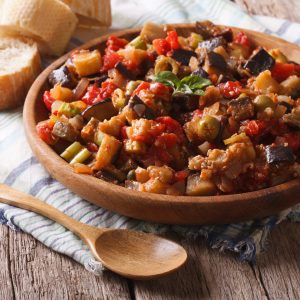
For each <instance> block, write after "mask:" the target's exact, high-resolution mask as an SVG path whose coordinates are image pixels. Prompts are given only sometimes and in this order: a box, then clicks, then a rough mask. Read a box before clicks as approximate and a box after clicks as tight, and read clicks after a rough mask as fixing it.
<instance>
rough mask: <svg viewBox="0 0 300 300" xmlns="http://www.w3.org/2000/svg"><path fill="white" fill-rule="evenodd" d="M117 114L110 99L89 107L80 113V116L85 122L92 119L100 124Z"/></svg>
mask: <svg viewBox="0 0 300 300" xmlns="http://www.w3.org/2000/svg"><path fill="white" fill-rule="evenodd" d="M117 114H118V111H117V110H116V109H115V107H114V106H113V104H112V101H111V99H110V98H106V99H104V100H103V101H101V102H98V103H96V104H93V105H91V106H89V107H88V108H87V109H86V110H85V111H83V112H82V114H81V115H82V116H83V117H84V118H85V119H86V120H90V119H91V118H93V117H94V118H96V119H97V120H99V121H100V122H102V121H104V120H109V119H110V118H111V117H113V116H115V115H117Z"/></svg>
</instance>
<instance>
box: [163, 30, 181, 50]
mask: <svg viewBox="0 0 300 300" xmlns="http://www.w3.org/2000/svg"><path fill="white" fill-rule="evenodd" d="M166 41H167V42H168V43H169V44H170V47H171V49H178V48H179V42H178V35H177V32H176V31H168V33H167V37H166Z"/></svg>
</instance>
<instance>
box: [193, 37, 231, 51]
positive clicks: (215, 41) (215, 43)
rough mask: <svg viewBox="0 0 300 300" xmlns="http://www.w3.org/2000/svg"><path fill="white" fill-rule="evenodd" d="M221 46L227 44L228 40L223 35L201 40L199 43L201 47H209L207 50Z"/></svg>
mask: <svg viewBox="0 0 300 300" xmlns="http://www.w3.org/2000/svg"><path fill="white" fill-rule="evenodd" d="M219 46H226V40H225V39H224V38H223V37H221V36H218V37H215V38H212V39H210V40H206V41H203V42H200V43H199V45H198V47H199V48H204V49H207V51H213V50H214V49H215V48H217V47H219Z"/></svg>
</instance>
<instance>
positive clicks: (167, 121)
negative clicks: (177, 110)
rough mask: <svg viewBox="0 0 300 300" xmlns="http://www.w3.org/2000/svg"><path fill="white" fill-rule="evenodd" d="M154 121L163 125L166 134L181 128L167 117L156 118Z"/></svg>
mask: <svg viewBox="0 0 300 300" xmlns="http://www.w3.org/2000/svg"><path fill="white" fill-rule="evenodd" d="M155 121H156V122H160V123H162V124H165V126H166V132H174V131H175V130H177V129H178V128H181V125H180V123H179V122H177V121H176V120H174V119H173V118H171V117H169V116H164V117H158V118H156V120H155Z"/></svg>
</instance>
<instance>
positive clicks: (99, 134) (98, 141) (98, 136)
mask: <svg viewBox="0 0 300 300" xmlns="http://www.w3.org/2000/svg"><path fill="white" fill-rule="evenodd" d="M104 137H105V133H103V132H102V131H100V130H98V131H97V132H96V133H95V136H94V143H95V144H97V145H98V146H100V145H101V143H102V141H103V139H104Z"/></svg>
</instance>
